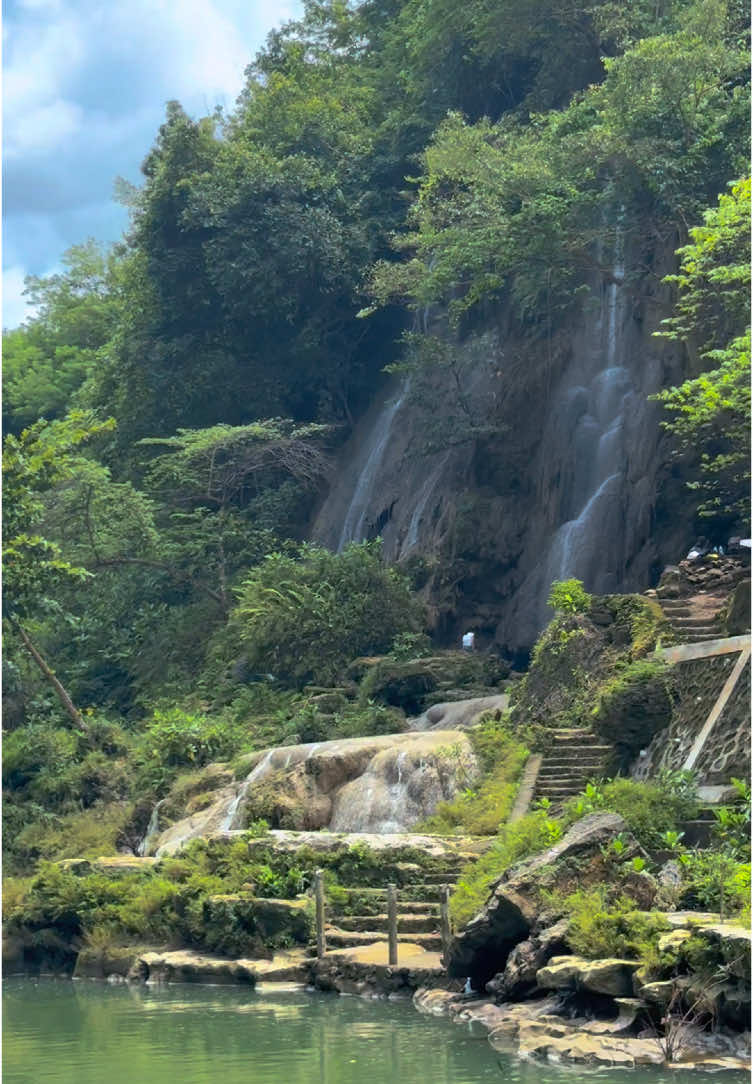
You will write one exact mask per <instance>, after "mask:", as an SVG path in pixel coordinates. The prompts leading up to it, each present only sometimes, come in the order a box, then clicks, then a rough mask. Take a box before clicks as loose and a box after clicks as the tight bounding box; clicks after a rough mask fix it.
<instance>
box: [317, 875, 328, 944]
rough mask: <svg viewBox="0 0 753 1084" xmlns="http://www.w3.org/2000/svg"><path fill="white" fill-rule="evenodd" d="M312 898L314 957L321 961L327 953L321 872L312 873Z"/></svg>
mask: <svg viewBox="0 0 753 1084" xmlns="http://www.w3.org/2000/svg"><path fill="white" fill-rule="evenodd" d="M314 898H315V899H316V955H317V957H318V958H319V959H320V960H321V959H322V958H323V957H324V953H325V952H326V951H327V942H326V941H325V938H324V879H323V876H322V871H321V870H320V869H318V870H316V872H315V873H314Z"/></svg>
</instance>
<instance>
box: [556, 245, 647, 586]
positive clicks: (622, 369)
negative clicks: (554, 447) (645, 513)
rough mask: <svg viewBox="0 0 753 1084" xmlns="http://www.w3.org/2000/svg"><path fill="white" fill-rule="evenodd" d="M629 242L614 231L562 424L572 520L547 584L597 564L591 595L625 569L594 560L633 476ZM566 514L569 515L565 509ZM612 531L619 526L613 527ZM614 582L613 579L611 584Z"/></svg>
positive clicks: (564, 398) (563, 393)
mask: <svg viewBox="0 0 753 1084" xmlns="http://www.w3.org/2000/svg"><path fill="white" fill-rule="evenodd" d="M624 277H625V257H624V241H623V237H622V233H621V231H620V229H619V228H618V229H617V230H616V231H615V243H614V258H613V265H612V272H611V276H610V281H609V283H608V285H607V286H606V287H605V288H604V289H603V291H602V299H601V306H600V312H599V316H598V319H597V320H596V321H595V322H594V325H593V332H592V335H591V341H590V343H587V344H586V348H585V349H584V351H583V356H582V357H581V358H579V359H576V365H575V366H573V369H572V371H571V373H570V374H569V379H568V381H567V386H566V387H563V388H561V389H560V393H559V396H560V403H559V405H557V404H555V406H556V409H558V410H560V411H561V412H562V416H563V418H564V419H565V422H564V424H568V425H569V424H571V423H572V422H574V424H575V427H574V431H573V433H572V437H571V447H572V454H573V457H574V467H573V472H572V476H573V477H572V486H571V494H570V499H569V505H570V508H571V509H572V513H573V514H572V515H571V516H570V518H568V519H567V520H566V521H565V522H564V523H563V524H562V525H561V526H560V527H559V529H558V530H557V533H556V534H555V536H554V539H553V541H552V545H551V548H550V551H549V556H548V560H547V562H546V574H547V583H546V584H545V587H546V588H547V590H548V585H549V584H550V583H551V582H552V581H553V580H562V579H568V578H570V577H577V578H579V579H583V580H586V581H588V579H589V578H590V574H591V572H592V570H593V569H594V567H599V568H600V572H599V573H598V575H597V577H596V578H597V580H598V582H595V583H594V582H591V583H588V582H587V583H586V586H587V587H589V588H590V589H591V590H602V591H603V590H613V589H614V587H615V586H616V580H617V578H618V576H619V571H620V570H619V569H616V568H610V567H609V560H608V559H606V560H601V561H599V560H595V559H594V558H595V557H598V551H599V547H600V546H602V555H603V546H604V536H605V534H606V529H605V528H606V523H607V520H609V521H612V520H613V518H614V516H615V515H619V502H620V499H621V493H622V489H623V481H624V478H625V475H626V471H627V454H626V448H625V443H624V439H623V431H624V428H625V421H626V416H627V412H628V410H629V408H630V404H631V402H632V401H633V399H634V397H635V389H634V387H633V382H632V380H631V375H630V372H629V371H628V369H627V367H626V366H625V364H624V359H623V357H622V349H621V335H620V331H621V327H622V324H623V322H624V318H625V297H624V288H623V281H624ZM566 514H567V510H566ZM612 526H613V524H612ZM610 580H614V581H615V582H614V583H613V582H610Z"/></svg>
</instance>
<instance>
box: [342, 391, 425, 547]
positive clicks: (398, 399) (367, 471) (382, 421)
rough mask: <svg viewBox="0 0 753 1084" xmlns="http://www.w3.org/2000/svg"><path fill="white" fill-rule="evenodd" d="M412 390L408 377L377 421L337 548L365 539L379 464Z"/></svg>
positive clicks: (364, 452) (364, 454) (365, 450)
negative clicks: (395, 423) (395, 422)
mask: <svg viewBox="0 0 753 1084" xmlns="http://www.w3.org/2000/svg"><path fill="white" fill-rule="evenodd" d="M409 390H410V378H408V379H407V380H405V381H404V382H403V383H402V385H401V387H400V389H399V391H398V393H397V395H396V396H395V397H394V399H391V400H390V401H388V402H387V403H386V404H385V406H384V408H383V409H382V411H381V413H380V415H379V417H378V419H377V423H376V424H375V426H374V428H373V430H372V432H371V434H370V437H369V441H368V443H367V444H366V447H365V448H364V449H363V456H362V459H363V466H362V467H361V469H360V470H359V473H358V480H357V482H356V487H355V489H354V491H353V496H352V498H351V500H350V504H349V506H348V510H347V512H346V513H345V519H344V521H343V526H342V531H341V532H340V538H339V540H338V543H337V552H338V553H340V552H341V551H342V550H343V549H345V547H346V546H347V545H348V543H349V542H361V541H362V540H363V537H364V527H365V525H366V513H367V510H368V508H369V504H370V500H371V495H372V492H373V489H374V484H375V482H376V479H377V476H378V474H379V468H380V467H381V465H382V460H383V459H384V453H385V450H386V448H387V444H388V441H389V439H390V434H391V432H392V426H393V423H394V421H395V418H396V416H397V414H398V412H399V410H400V408H401V407H402V405H403V402H404V401H405V398H406V396H407V394H408V392H409Z"/></svg>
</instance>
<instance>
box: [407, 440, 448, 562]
mask: <svg viewBox="0 0 753 1084" xmlns="http://www.w3.org/2000/svg"><path fill="white" fill-rule="evenodd" d="M450 454H451V453H450V451H447V452H445V454H444V455H443V456H442V458H441V459H440V461H439V462H438V463H437V465H436V467H435V468H434V470H433V471H432V472H431V474H430V475H429V477H428V478H427V479H426V481H425V482H424V484H423V486H422V487H421V492H420V493H419V496H418V500H417V501H416V506H415V508H414V509H413V512H412V513H411V517H410V522H409V524H408V531H407V533H406V536H405V540H404V541H403V544H402V545H401V547H400V556H401V557H404V556H405V555H406V554H407V553H410V551H411V550H412V549H413V548H414V547H415V546H417V545H418V536H419V530H420V528H421V522H422V520H423V518H424V515H425V513H426V509H427V506H428V504H429V501H430V499H431V497H432V496H433V494H434V492H435V491H436V488H437V484H438V483H439V480H440V478H441V477H442V471H443V470H444V468H445V467H446V465H447V461H448V459H449V458H450Z"/></svg>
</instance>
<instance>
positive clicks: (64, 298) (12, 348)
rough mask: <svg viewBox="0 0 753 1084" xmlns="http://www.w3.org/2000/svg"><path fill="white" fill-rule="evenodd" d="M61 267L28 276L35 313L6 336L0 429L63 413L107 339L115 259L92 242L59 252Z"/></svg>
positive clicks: (113, 310)
mask: <svg viewBox="0 0 753 1084" xmlns="http://www.w3.org/2000/svg"><path fill="white" fill-rule="evenodd" d="M62 264H63V267H64V269H65V270H64V271H62V272H61V273H58V274H55V275H50V276H47V277H46V278H38V277H36V276H29V277H27V279H26V289H25V290H24V293H25V294H26V295H27V297H28V298H29V301H30V303H31V304H32V305H33V306H34V309H35V315H34V317H33V318H32V319H31V320H28V321H27V322H26V324H25V325H24V326H23V327H20V328H17V329H15V330H13V331H8V332H6V333H4V335H3V419H4V426H3V428H4V429H6V431H7V430H8V429H10V430H12V431H13V432H14V433H18V432H20V431H21V430H22V429H24V428H26V427H27V426H29V425H31V424H32V423H33V422H35V421H36V420H37V419H38V418H46V419H47V420H48V421H52V420H53V419H56V418H62V416H63V415H64V414H65V413H66V411H67V410H68V409H69V408H70V406H71V405H72V401H73V398H74V396H75V393H76V392H77V391H78V389H79V388H80V387H81V385H82V384H83V383H84V382H85V380H86V379H87V377H88V376H89V375H90V374H91V372H92V371H93V369H94V367H95V366H96V364H97V362H98V360H99V359H100V358H101V356H102V350H103V347H104V346H105V345H106V344H107V342H108V341H109V340H110V338H111V337H112V335H113V333H114V330H115V323H116V320H117V317H118V304H117V278H118V257H117V256H116V254H115V252H114V251H113V250H110V251H107V250H106V249H104V248H103V247H102V246H100V245H98V244H97V243H96V242H95V241H91V240H90V241H87V242H86V243H85V244H82V245H74V246H73V247H72V248H70V249H68V251H67V252H65V253H64V254H63V256H62Z"/></svg>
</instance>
